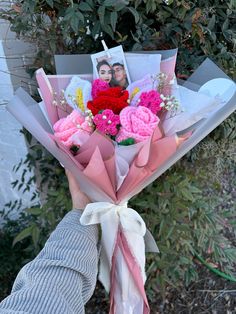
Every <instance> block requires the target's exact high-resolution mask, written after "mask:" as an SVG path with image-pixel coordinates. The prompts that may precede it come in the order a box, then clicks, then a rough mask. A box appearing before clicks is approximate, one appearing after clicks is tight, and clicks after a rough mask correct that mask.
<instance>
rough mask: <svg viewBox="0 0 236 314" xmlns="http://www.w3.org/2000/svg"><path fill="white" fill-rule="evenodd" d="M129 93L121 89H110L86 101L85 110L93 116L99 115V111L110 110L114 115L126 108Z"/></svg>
mask: <svg viewBox="0 0 236 314" xmlns="http://www.w3.org/2000/svg"><path fill="white" fill-rule="evenodd" d="M128 98H129V93H128V91H127V90H123V89H122V87H120V86H118V87H111V88H109V89H108V90H106V91H100V92H98V96H97V97H96V98H95V99H94V100H91V101H88V104H87V108H88V109H90V110H91V111H92V113H93V115H96V114H98V113H99V111H100V110H104V109H111V110H112V111H113V112H114V113H115V114H119V113H120V111H121V110H122V109H123V108H125V107H127V106H128V103H127V100H128Z"/></svg>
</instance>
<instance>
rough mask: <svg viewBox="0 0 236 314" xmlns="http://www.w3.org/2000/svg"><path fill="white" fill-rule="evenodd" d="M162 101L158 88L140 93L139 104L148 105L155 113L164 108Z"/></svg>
mask: <svg viewBox="0 0 236 314" xmlns="http://www.w3.org/2000/svg"><path fill="white" fill-rule="evenodd" d="M161 103H162V99H161V97H160V94H159V93H158V92H157V91H156V90H150V91H148V92H143V93H142V94H141V95H140V102H139V103H138V106H143V107H147V108H148V109H150V110H151V111H152V112H153V113H154V114H157V112H158V111H160V110H161V109H162V108H161V106H160V104H161Z"/></svg>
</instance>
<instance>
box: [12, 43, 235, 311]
mask: <svg viewBox="0 0 236 314" xmlns="http://www.w3.org/2000/svg"><path fill="white" fill-rule="evenodd" d="M92 61H93V69H94V71H93V73H89V74H87V75H86V74H85V75H51V76H47V75H46V74H45V73H44V71H43V69H39V70H38V71H37V73H36V78H37V81H38V84H39V92H40V94H41V97H42V99H43V102H42V103H40V104H37V103H36V102H35V101H34V100H33V99H32V98H31V97H30V96H29V95H27V94H26V93H25V92H24V91H23V90H18V91H17V93H16V95H15V97H14V99H13V100H12V101H11V102H10V103H9V105H8V110H9V111H10V112H12V113H13V114H14V116H15V117H16V118H17V119H18V120H19V121H21V122H22V124H23V125H24V126H25V127H26V128H27V129H28V130H29V131H30V132H31V133H32V134H33V135H34V136H35V137H36V138H37V139H38V140H39V141H40V142H41V143H42V144H43V145H44V146H45V147H46V148H47V149H48V150H49V151H50V152H51V153H52V154H53V155H54V156H55V157H56V158H57V159H58V160H59V161H60V162H61V163H62V165H64V166H65V167H66V168H68V169H69V170H71V171H72V172H73V173H74V174H75V176H76V178H77V180H78V182H79V183H80V186H81V189H82V190H83V191H84V192H85V193H86V194H87V195H88V196H89V197H90V199H91V200H92V201H93V202H94V203H90V204H88V205H87V207H86V208H85V210H84V212H83V214H82V216H81V223H82V224H85V225H89V224H100V225H101V229H102V238H101V255H100V266H99V280H100V281H101V282H102V284H103V285H104V287H105V289H106V290H107V291H108V292H110V313H119V314H120V313H135V314H139V313H140V314H141V313H149V305H148V301H147V297H146V294H145V289H144V284H145V280H146V276H145V250H146V251H147V250H151V251H154V252H158V248H157V246H156V244H155V241H154V239H153V237H152V235H151V234H150V232H149V231H148V230H147V228H146V226H145V222H144V221H143V219H142V218H141V216H140V215H139V214H138V213H137V212H136V211H134V210H133V209H132V208H129V207H128V204H127V202H128V200H129V199H130V198H131V197H132V196H134V195H135V194H137V193H138V192H139V191H141V190H142V189H143V188H144V187H145V186H147V185H148V184H149V183H151V182H152V181H153V180H155V179H156V178H157V177H158V176H160V175H161V174H162V173H163V172H164V171H165V170H166V169H168V168H169V167H170V166H171V165H172V164H173V163H174V162H176V161H177V160H178V159H179V158H181V157H182V156H183V155H184V154H185V153H186V152H187V151H189V150H190V149H191V148H192V147H193V146H195V145H196V144H197V143H198V142H199V141H200V140H201V139H202V138H204V137H205V136H206V135H207V134H208V133H209V132H210V131H211V130H213V129H214V128H215V127H216V126H217V125H218V124H219V123H220V122H221V121H223V120H224V119H225V118H226V117H227V116H228V115H229V114H230V113H232V112H233V111H234V110H235V84H234V83H233V82H232V81H231V80H229V79H228V78H227V77H226V76H225V75H224V74H223V73H222V72H221V71H220V70H219V69H218V68H217V67H216V66H215V65H214V64H213V63H212V62H211V61H209V60H207V61H205V63H203V65H202V66H200V68H199V69H198V70H197V71H196V72H195V73H194V74H193V76H192V77H191V78H190V80H189V81H188V82H186V83H185V86H181V85H178V84H177V81H176V78H175V74H174V68H175V61H176V55H175V54H174V55H173V56H171V57H168V58H166V59H165V60H163V58H162V53H161V54H160V53H156V54H152V55H151V54H150V55H149V54H142V53H139V54H136V55H135V54H130V55H124V54H123V51H122V49H121V47H115V48H112V49H109V50H108V49H106V47H105V50H104V51H103V52H101V53H99V54H95V55H92ZM150 62H151V65H155V67H154V66H150ZM138 64H139V66H140V67H139V69H137V65H138ZM206 70H207V74H208V77H207V78H206V79H205V81H204V78H203V76H204V75H205V74H204V75H203V73H205V72H206ZM121 72H122V73H121ZM121 74H122V75H121ZM222 76H223V78H222ZM199 85H200V86H201V87H200V90H199ZM216 88H217V92H216ZM19 109H20V110H19Z"/></svg>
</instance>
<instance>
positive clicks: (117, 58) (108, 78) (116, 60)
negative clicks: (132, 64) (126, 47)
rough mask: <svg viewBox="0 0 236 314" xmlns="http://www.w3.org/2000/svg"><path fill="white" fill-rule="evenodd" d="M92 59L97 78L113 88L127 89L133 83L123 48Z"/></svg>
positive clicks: (94, 56) (116, 48) (106, 51)
mask: <svg viewBox="0 0 236 314" xmlns="http://www.w3.org/2000/svg"><path fill="white" fill-rule="evenodd" d="M91 59H92V63H93V71H94V76H95V78H100V79H101V80H103V81H105V82H107V83H109V85H110V86H111V87H114V86H122V87H123V88H126V87H127V86H128V85H129V84H130V83H131V80H130V76H129V72H128V67H127V64H126V61H125V55H124V52H123V48H122V46H117V47H114V48H111V49H108V50H103V51H101V52H98V53H95V54H92V55H91Z"/></svg>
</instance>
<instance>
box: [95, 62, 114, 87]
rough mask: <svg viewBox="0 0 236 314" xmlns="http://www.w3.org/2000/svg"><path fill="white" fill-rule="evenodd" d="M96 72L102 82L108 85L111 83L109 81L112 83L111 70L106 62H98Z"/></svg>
mask: <svg viewBox="0 0 236 314" xmlns="http://www.w3.org/2000/svg"><path fill="white" fill-rule="evenodd" d="M97 71H98V75H99V78H100V79H101V80H102V81H105V82H107V83H109V84H110V83H111V81H112V68H111V66H110V64H109V63H108V62H107V61H106V60H102V61H100V62H98V64H97Z"/></svg>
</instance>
